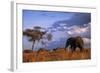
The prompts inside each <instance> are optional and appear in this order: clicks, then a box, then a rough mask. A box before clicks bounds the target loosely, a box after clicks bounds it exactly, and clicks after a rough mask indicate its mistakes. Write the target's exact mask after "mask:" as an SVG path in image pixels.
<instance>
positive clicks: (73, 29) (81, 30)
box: [67, 23, 91, 35]
mask: <svg viewBox="0 0 100 73" xmlns="http://www.w3.org/2000/svg"><path fill="white" fill-rule="evenodd" d="M89 24H90V23H89ZM89 24H85V27H79V26H76V25H74V26H70V27H68V31H67V33H68V34H69V35H74V34H87V33H90V28H91V27H90V25H89ZM86 25H88V26H86Z"/></svg>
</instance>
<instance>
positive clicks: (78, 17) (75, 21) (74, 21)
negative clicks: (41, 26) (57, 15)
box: [53, 13, 91, 27]
mask: <svg viewBox="0 0 100 73" xmlns="http://www.w3.org/2000/svg"><path fill="white" fill-rule="evenodd" d="M89 22H91V14H90V13H76V14H74V15H73V16H72V18H71V19H70V20H61V21H57V22H55V23H54V24H53V27H57V26H60V24H66V26H73V25H77V26H83V24H87V23H89Z"/></svg>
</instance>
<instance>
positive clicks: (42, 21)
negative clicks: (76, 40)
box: [22, 10, 91, 50]
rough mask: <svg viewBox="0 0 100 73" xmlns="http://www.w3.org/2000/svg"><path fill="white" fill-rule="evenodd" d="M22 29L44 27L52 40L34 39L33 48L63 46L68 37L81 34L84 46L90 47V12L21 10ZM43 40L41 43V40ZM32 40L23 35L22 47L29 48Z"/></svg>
mask: <svg viewBox="0 0 100 73" xmlns="http://www.w3.org/2000/svg"><path fill="white" fill-rule="evenodd" d="M22 18H23V31H24V30H26V29H33V28H34V27H35V26H40V27H42V28H45V30H46V31H48V32H47V33H51V34H52V40H51V41H48V40H44V39H41V40H40V42H38V41H36V42H35V46H34V50H39V49H40V48H45V49H54V48H64V47H65V43H66V41H67V39H68V38H69V37H75V36H81V37H82V38H83V40H84V43H85V46H84V47H85V48H91V42H90V41H91V13H82V12H60V11H57V12H56V11H41V10H40V11H37V10H23V16H22ZM42 41H43V42H45V43H46V44H45V45H43V44H42V43H41V42H42ZM31 47H32V42H29V41H28V37H26V36H23V48H24V49H31Z"/></svg>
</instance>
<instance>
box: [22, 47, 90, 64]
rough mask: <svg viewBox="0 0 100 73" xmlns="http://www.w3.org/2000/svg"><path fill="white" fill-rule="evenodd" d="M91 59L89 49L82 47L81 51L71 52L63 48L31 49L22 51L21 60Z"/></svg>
mask: <svg viewBox="0 0 100 73" xmlns="http://www.w3.org/2000/svg"><path fill="white" fill-rule="evenodd" d="M84 59H91V49H84V50H83V51H82V52H80V51H79V50H76V51H75V52H71V51H68V50H65V49H63V48H61V49H57V50H53V51H49V50H44V49H42V50H40V51H39V52H36V51H32V50H24V51H23V62H40V61H61V60H84Z"/></svg>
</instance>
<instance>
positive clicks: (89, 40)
mask: <svg viewBox="0 0 100 73" xmlns="http://www.w3.org/2000/svg"><path fill="white" fill-rule="evenodd" d="M83 41H84V43H85V44H89V43H91V39H89V38H83Z"/></svg>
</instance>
